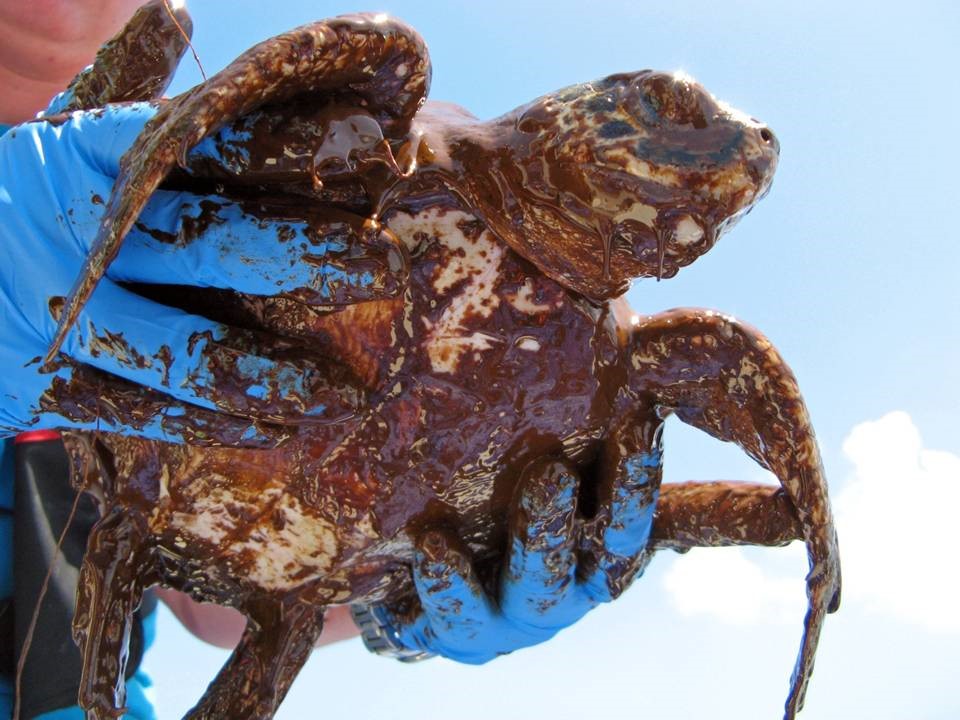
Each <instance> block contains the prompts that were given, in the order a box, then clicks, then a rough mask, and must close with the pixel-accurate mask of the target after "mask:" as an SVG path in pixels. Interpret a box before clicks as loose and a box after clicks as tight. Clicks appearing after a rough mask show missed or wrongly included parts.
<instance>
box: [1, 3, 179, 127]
mask: <svg viewBox="0 0 960 720" xmlns="http://www.w3.org/2000/svg"><path fill="white" fill-rule="evenodd" d="M172 1H173V2H174V4H177V2H176V0H172ZM143 2H144V0H85V1H84V2H77V0H32V1H31V2H23V0H0V88H2V89H3V92H2V93H0V124H5V125H15V124H17V123H21V122H25V121H26V120H29V119H31V118H32V117H33V116H34V115H36V113H37V111H38V110H41V109H43V108H44V107H46V105H47V102H49V100H50V98H52V97H53V96H54V95H56V94H57V93H59V92H60V91H61V90H63V89H64V88H65V87H66V86H67V84H68V83H69V82H70V81H71V80H72V79H73V76H74V75H76V74H77V73H78V72H79V71H80V70H81V69H83V68H84V67H85V66H86V65H87V64H89V62H90V61H91V60H92V59H93V56H94V55H95V54H96V52H97V48H99V47H100V46H101V45H102V44H103V43H104V42H105V41H106V40H107V39H108V38H109V37H110V36H111V35H113V34H114V33H116V32H117V31H118V30H119V29H120V28H121V27H122V26H123V24H124V23H125V22H126V21H127V20H128V19H129V18H130V16H131V15H132V14H133V12H134V10H136V9H137V8H138V7H139V6H140V5H142V4H143Z"/></svg>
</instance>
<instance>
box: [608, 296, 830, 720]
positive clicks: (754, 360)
mask: <svg viewBox="0 0 960 720" xmlns="http://www.w3.org/2000/svg"><path fill="white" fill-rule="evenodd" d="M627 352H628V355H627V357H626V361H627V363H629V367H630V376H629V378H628V385H629V387H630V388H631V391H632V394H633V395H634V396H635V397H637V398H638V399H641V400H642V401H643V402H650V403H653V404H654V405H655V406H657V407H658V408H659V409H660V411H661V413H664V412H673V413H674V414H676V415H677V417H678V418H680V419H681V420H682V421H683V422H685V423H687V424H689V425H692V426H694V427H696V428H699V429H700V430H703V431H704V432H707V433H709V434H710V435H712V436H714V437H716V438H719V439H720V440H725V441H728V442H733V443H735V444H736V445H738V446H739V447H740V448H742V449H743V450H744V451H745V452H746V453H747V454H748V455H750V457H752V458H753V459H754V460H756V461H757V462H758V463H760V465H762V466H763V467H765V468H767V469H768V470H770V471H771V472H773V473H774V474H775V475H776V476H777V479H778V480H779V481H780V484H781V486H782V488H783V491H784V493H785V494H786V496H787V498H788V499H789V502H790V504H792V506H793V509H794V511H795V512H796V518H797V521H798V524H799V528H800V529H801V531H802V536H803V540H804V542H805V543H806V545H807V557H808V559H809V562H810V572H809V573H808V574H807V602H808V606H807V608H808V609H807V614H806V617H805V619H804V633H803V640H802V642H801V645H800V652H799V654H798V656H797V662H796V666H795V667H794V671H793V675H792V676H791V679H790V692H789V695H788V697H787V702H786V707H785V714H784V717H785V719H786V720H792V718H794V717H795V716H796V714H797V712H799V710H800V709H801V707H802V706H803V697H804V693H805V692H806V687H807V683H808V681H809V679H810V674H811V673H812V672H813V661H814V656H815V655H816V650H817V642H818V640H819V638H820V630H821V628H822V627H823V621H824V618H825V617H826V615H827V614H828V613H832V612H835V611H836V610H837V608H838V606H839V604H840V553H839V550H838V547H837V535H836V529H835V527H834V524H833V515H832V513H831V510H830V501H829V498H828V496H827V483H826V478H825V477H824V473H823V466H822V464H821V461H820V451H819V449H818V448H817V441H816V438H815V437H814V433H813V427H812V425H811V422H810V416H809V413H808V412H807V408H806V406H805V404H804V402H803V398H802V397H801V395H800V389H799V387H798V385H797V381H796V379H795V378H794V376H793V373H792V372H791V371H790V369H789V368H788V367H787V365H786V363H785V362H784V361H783V359H782V358H781V357H780V355H779V353H778V352H777V351H776V349H774V347H773V346H772V345H771V343H770V341H769V340H767V339H766V338H765V337H763V336H762V335H761V334H760V333H759V332H758V331H757V330H755V329H753V328H751V327H749V326H746V325H744V324H742V323H740V322H738V321H736V320H735V319H734V318H732V317H729V316H727V315H723V314H721V313H718V312H714V311H711V310H700V309H690V308H682V309H678V310H671V311H668V312H664V313H660V314H659V315H653V316H651V317H648V318H644V319H642V320H641V321H640V322H639V323H638V324H637V325H635V326H634V327H633V329H632V336H631V338H630V342H629V345H628V347H627Z"/></svg>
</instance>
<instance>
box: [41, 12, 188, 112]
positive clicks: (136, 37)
mask: <svg viewBox="0 0 960 720" xmlns="http://www.w3.org/2000/svg"><path fill="white" fill-rule="evenodd" d="M192 32H193V23H192V21H191V20H190V15H189V13H188V12H187V10H186V8H185V7H183V6H181V7H179V8H176V9H174V8H171V9H169V10H168V7H167V5H166V3H165V0H151V1H150V2H148V3H146V4H144V5H143V6H142V7H141V8H139V9H138V10H137V11H136V13H134V15H133V17H132V18H130V21H129V22H128V23H127V24H126V25H125V26H124V27H123V29H122V30H121V31H120V32H119V33H117V34H116V35H115V36H114V37H112V38H111V39H110V40H108V41H107V42H106V43H104V45H103V47H101V48H100V50H99V51H98V52H97V56H96V58H95V59H94V61H93V64H91V65H90V66H89V67H87V68H85V69H84V70H82V71H81V72H80V73H79V74H78V75H77V76H76V77H75V78H74V79H73V82H71V83H70V86H69V87H68V88H67V90H66V92H65V93H62V94H61V95H59V96H57V97H58V99H62V102H59V103H57V102H56V101H55V102H54V103H53V104H54V106H55V110H56V111H57V112H71V111H73V110H91V109H93V108H98V107H102V106H104V105H106V104H107V103H114V102H132V101H137V100H154V99H156V98H159V97H160V96H161V95H162V94H163V91H164V90H166V89H167V86H168V85H169V84H170V81H171V80H173V75H174V73H175V72H176V70H177V66H178V65H179V64H180V59H181V58H182V57H183V54H184V53H185V52H186V50H187V47H188V43H189V38H190V34H191V33H192ZM48 112H49V111H48Z"/></svg>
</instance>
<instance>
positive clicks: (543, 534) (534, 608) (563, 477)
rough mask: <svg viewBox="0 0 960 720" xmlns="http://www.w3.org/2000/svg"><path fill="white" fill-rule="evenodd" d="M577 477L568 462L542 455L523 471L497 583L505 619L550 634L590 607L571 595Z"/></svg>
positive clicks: (578, 616) (574, 567) (573, 572)
mask: <svg viewBox="0 0 960 720" xmlns="http://www.w3.org/2000/svg"><path fill="white" fill-rule="evenodd" d="M578 486H579V478H578V475H577V472H576V470H575V469H574V468H573V467H572V466H571V465H570V464H569V463H567V462H565V461H562V460H555V459H551V458H542V459H539V460H535V461H534V462H532V463H530V464H529V465H528V466H527V467H526V468H525V469H524V471H523V474H522V476H521V479H520V483H519V486H518V490H517V492H518V495H517V499H516V505H515V507H514V510H513V516H512V518H511V523H510V540H509V543H510V544H509V548H510V556H509V558H508V560H507V564H506V567H505V568H504V572H503V575H502V576H501V582H500V606H501V610H502V612H503V614H504V616H505V617H507V618H509V619H510V620H511V621H513V622H514V624H518V625H523V626H525V627H527V628H528V629H540V630H548V631H551V632H554V631H556V630H558V629H560V628H561V627H566V626H567V625H570V624H571V623H573V622H575V621H576V620H578V619H579V618H580V617H581V616H582V615H583V614H584V613H586V612H587V611H588V610H589V609H590V605H589V603H579V602H577V598H576V597H575V594H574V592H573V591H574V590H575V589H576V586H575V574H576V556H575V550H576V545H577V541H578V537H577V533H576V532H575V530H576V523H577V519H576V509H577V492H578Z"/></svg>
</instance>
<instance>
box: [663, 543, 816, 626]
mask: <svg viewBox="0 0 960 720" xmlns="http://www.w3.org/2000/svg"><path fill="white" fill-rule="evenodd" d="M776 551H777V552H781V553H782V552H787V553H791V554H799V556H800V558H799V559H800V562H799V563H791V564H794V565H798V566H799V568H800V572H798V573H794V574H793V576H792V577H790V576H781V575H779V574H776V575H775V574H773V573H771V572H769V571H768V570H766V569H764V568H762V567H761V566H760V565H759V564H758V563H756V562H754V561H752V560H751V559H749V558H748V557H746V555H745V554H744V552H743V550H741V549H740V548H697V549H694V550H691V551H690V552H689V553H687V554H686V555H683V556H681V557H678V558H676V560H675V561H674V563H673V566H672V567H671V568H670V570H669V571H668V572H667V574H666V575H665V576H664V581H663V582H664V586H665V587H666V589H667V592H669V593H670V595H671V597H672V599H673V602H674V604H675V605H676V608H677V610H678V611H679V612H680V613H681V614H683V615H710V616H713V617H715V618H717V619H718V620H721V621H723V622H728V623H732V624H735V625H746V624H751V623H757V622H776V623H795V622H796V621H797V618H800V617H803V612H804V608H805V607H806V594H805V591H804V584H803V568H805V567H806V554H805V551H804V549H803V546H802V545H801V544H799V543H793V544H792V545H790V546H789V547H788V548H786V549H784V548H776Z"/></svg>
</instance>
